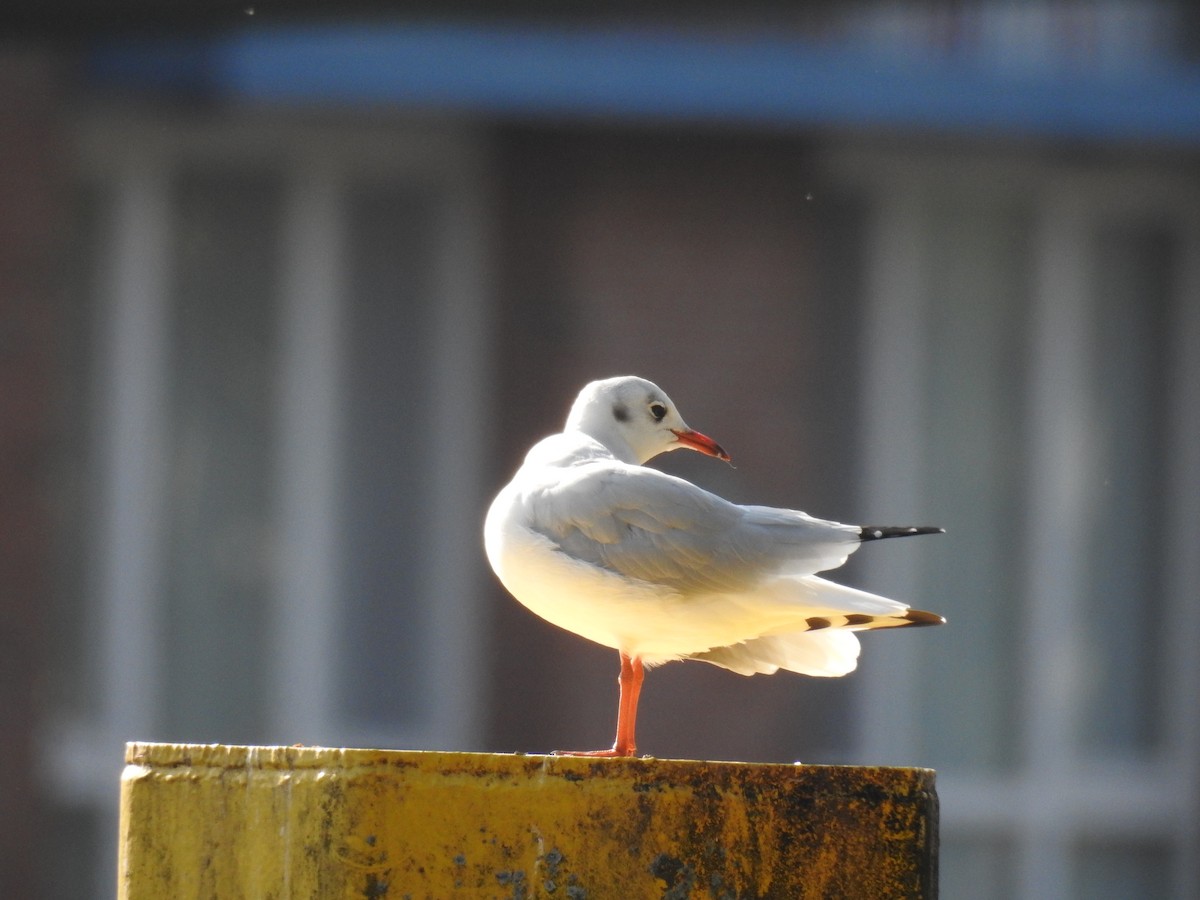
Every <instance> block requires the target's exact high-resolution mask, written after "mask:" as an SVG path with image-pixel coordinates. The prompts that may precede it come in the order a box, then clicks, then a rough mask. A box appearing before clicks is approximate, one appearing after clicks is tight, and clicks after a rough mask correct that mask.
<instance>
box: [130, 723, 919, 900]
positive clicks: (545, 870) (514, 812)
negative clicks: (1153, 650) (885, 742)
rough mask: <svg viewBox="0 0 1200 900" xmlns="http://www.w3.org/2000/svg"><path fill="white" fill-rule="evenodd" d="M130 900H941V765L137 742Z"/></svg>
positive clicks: (132, 791)
mask: <svg viewBox="0 0 1200 900" xmlns="http://www.w3.org/2000/svg"><path fill="white" fill-rule="evenodd" d="M126 762H127V763H128V765H127V767H126V769H125V774H124V776H123V779H122V785H121V837H120V875H119V878H120V886H119V892H118V896H119V897H120V898H121V900H151V898H153V900H162V898H172V900H191V898H206V900H207V898H220V900H238V898H278V900H286V898H306V900H307V898H337V900H341V898H350V897H358V898H384V897H387V898H396V900H400V898H438V900H441V898H455V897H489V898H490V897H497V898H513V900H519V898H525V900H533V898H547V900H558V898H566V900H582V898H589V900H604V898H641V897H658V898H675V900H682V898H687V897H695V898H702V897H703V898H709V897H715V898H751V897H778V898H788V900H792V898H798V900H799V898H814V900H815V898H821V900H826V898H870V900H877V898H933V897H935V896H936V893H937V879H936V866H937V797H936V794H935V792H934V773H933V772H932V771H930V770H928V769H884V768H867V767H847V766H803V765H754V764H746V763H710V762H693V761H684V760H661V759H584V758H576V757H553V756H509V755H494V754H477V753H435V752H400V751H386V750H336V749H326V748H320V747H228V746H221V745H207V746H186V745H175V744H130V745H129V746H128V748H127V752H126Z"/></svg>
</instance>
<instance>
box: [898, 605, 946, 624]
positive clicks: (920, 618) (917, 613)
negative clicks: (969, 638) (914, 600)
mask: <svg viewBox="0 0 1200 900" xmlns="http://www.w3.org/2000/svg"><path fill="white" fill-rule="evenodd" d="M902 618H905V619H907V620H908V624H909V626H910V627H913V626H915V627H920V626H923V625H945V624H946V618H945V617H944V616H939V615H938V614H937V613H931V612H926V611H925V610H923V609H910V610H909V611H908V612H906V613H905V614H904V615H903V617H902Z"/></svg>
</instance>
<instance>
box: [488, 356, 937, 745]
mask: <svg viewBox="0 0 1200 900" xmlns="http://www.w3.org/2000/svg"><path fill="white" fill-rule="evenodd" d="M681 447H686V448H688V449H690V450H695V451H698V452H700V453H703V454H705V455H706V456H712V457H715V458H717V459H720V460H724V461H726V462H729V461H730V457H729V454H728V453H726V452H725V451H724V450H723V449H722V448H721V446H720V445H719V444H718V443H717V442H716V441H714V440H713V439H712V438H709V437H707V436H705V435H703V434H701V433H700V432H698V431H694V430H693V429H691V428H689V427H688V426H687V424H686V423H685V422H684V421H683V419H682V417H681V416H680V414H679V412H678V410H677V409H676V408H675V404H674V403H672V402H671V400H670V398H669V397H668V396H667V395H666V394H665V393H664V392H663V391H662V390H661V389H660V388H659V387H658V386H657V385H655V384H653V383H651V382H649V381H647V380H645V379H644V378H638V377H636V376H622V377H618V378H608V379H605V380H602V381H593V382H592V383H591V384H589V385H587V386H586V387H585V388H584V389H583V390H582V391H581V392H580V394H579V396H578V398H577V399H576V400H575V403H574V404H573V405H572V407H571V411H570V414H569V415H568V416H567V421H566V426H565V427H564V429H563V431H562V433H560V434H554V435H551V436H549V437H547V438H544V439H543V440H541V441H539V442H538V443H537V444H535V445H534V447H533V448H532V449H531V450H530V451H529V453H528V454H527V455H526V457H525V461H524V463H523V464H522V466H521V468H520V469H519V470H518V471H517V473H516V475H515V476H514V477H513V479H512V481H510V482H509V483H508V484H507V485H506V486H505V487H504V488H503V489H501V491H500V493H499V494H498V495H497V496H496V498H495V500H494V501H493V502H492V505H491V507H490V508H489V510H488V513H487V518H486V521H485V523H484V547H485V550H486V552H487V557H488V561H489V562H490V563H491V566H492V569H493V571H495V573H496V576H497V577H498V578H499V579H500V582H501V583H502V584H503V585H504V587H505V588H506V589H507V590H508V592H509V593H511V594H512V595H513V596H514V597H515V598H516V599H517V600H518V601H519V602H520V603H522V604H523V605H524V606H526V607H527V608H528V609H529V610H531V611H532V612H534V613H536V614H537V615H539V616H541V617H542V618H543V619H545V620H547V621H548V622H551V623H553V624H555V625H557V626H559V627H561V628H564V629H566V630H567V631H571V632H574V633H575V634H578V635H580V636H582V637H584V638H587V639H588V640H591V641H595V642H596V643H598V644H601V645H603V646H605V647H612V648H614V649H615V650H617V651H618V653H619V654H620V658H621V669H620V676H619V678H618V685H619V688H620V701H619V705H618V708H617V735H616V740H615V741H614V742H613V746H612V748H611V749H606V750H592V751H558V752H566V753H568V754H569V755H577V756H614V757H620V756H633V755H634V754H635V753H636V751H637V744H636V740H635V728H636V724H637V707H638V698H639V695H640V693H641V688H642V679H643V675H644V671H645V669H646V668H650V667H653V666H657V665H660V664H662V663H665V662H670V661H672V660H681V659H697V660H702V661H704V662H707V663H712V664H713V665H716V666H720V667H721V668H724V669H729V670H730V671H733V672H737V673H739V674H742V675H752V674H755V673H763V674H773V673H774V672H776V671H778V670H779V669H785V670H787V671H791V672H799V673H801V674H804V675H819V676H838V675H845V674H846V673H848V672H851V671H853V670H854V668H855V667H856V666H857V664H858V655H859V650H860V646H859V642H858V638H857V637H856V636H855V634H854V632H856V631H864V630H868V629H877V628H899V627H904V626H913V625H940V624H943V623H944V622H945V620H944V619H943V618H942V617H941V616H939V615H935V614H934V613H929V612H924V611H922V610H918V609H912V608H911V607H909V606H907V605H905V604H903V603H900V602H897V601H895V600H889V599H887V598H885V597H880V596H877V595H875V594H870V593H867V592H866V591H861V590H857V589H855V588H851V587H847V586H845V585H840V584H835V583H834V582H831V581H826V580H825V579H823V578H820V577H818V576H817V575H816V574H815V573H817V572H822V571H825V570H827V569H833V568H836V567H837V566H840V565H841V564H842V563H844V562H845V561H846V559H847V557H849V556H850V554H851V553H853V552H854V551H855V550H857V549H858V546H859V545H860V544H862V543H864V542H866V541H875V540H881V539H884V538H893V537H905V536H910V535H918V534H934V533H939V532H941V531H942V529H941V528H935V527H929V526H903V527H896V526H874V525H843V524H840V523H838V522H830V521H825V520H823V519H818V518H814V517H813V516H810V515H808V514H806V513H803V512H799V511H798V510H792V509H777V508H774V507H769V506H741V505H738V504H736V503H731V502H729V501H728V500H724V499H722V498H721V497H718V496H717V495H716V494H713V493H710V492H709V491H706V490H704V489H703V488H700V487H698V486H696V485H694V484H692V483H691V482H689V481H685V480H684V479H682V478H676V477H675V476H673V475H669V474H667V473H665V472H661V471H658V470H656V469H650V468H646V467H645V466H644V465H643V464H644V463H645V462H646V461H647V460H649V459H651V458H652V457H655V456H657V455H658V454H660V453H664V452H666V451H670V450H678V449H679V448H681Z"/></svg>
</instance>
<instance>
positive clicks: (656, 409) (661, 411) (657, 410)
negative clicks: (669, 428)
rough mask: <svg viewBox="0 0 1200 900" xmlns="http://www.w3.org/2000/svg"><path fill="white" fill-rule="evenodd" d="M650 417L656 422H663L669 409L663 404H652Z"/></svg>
mask: <svg viewBox="0 0 1200 900" xmlns="http://www.w3.org/2000/svg"><path fill="white" fill-rule="evenodd" d="M650 415H652V416H654V421H655V422H661V421H662V420H663V419H664V418H666V415H667V408H666V407H665V406H663V405H662V404H661V403H651V404H650Z"/></svg>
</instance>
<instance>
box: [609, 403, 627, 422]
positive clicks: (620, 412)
mask: <svg viewBox="0 0 1200 900" xmlns="http://www.w3.org/2000/svg"><path fill="white" fill-rule="evenodd" d="M613 418H614V419H616V420H617V421H618V422H628V421H629V407H628V406H626V405H625V404H624V403H616V404H614V405H613Z"/></svg>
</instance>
